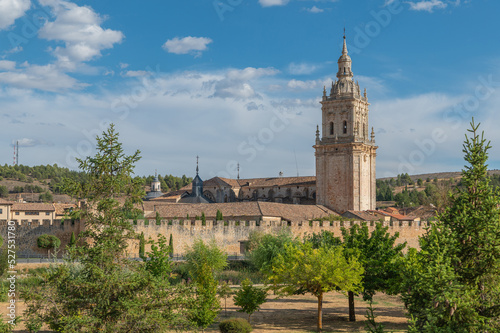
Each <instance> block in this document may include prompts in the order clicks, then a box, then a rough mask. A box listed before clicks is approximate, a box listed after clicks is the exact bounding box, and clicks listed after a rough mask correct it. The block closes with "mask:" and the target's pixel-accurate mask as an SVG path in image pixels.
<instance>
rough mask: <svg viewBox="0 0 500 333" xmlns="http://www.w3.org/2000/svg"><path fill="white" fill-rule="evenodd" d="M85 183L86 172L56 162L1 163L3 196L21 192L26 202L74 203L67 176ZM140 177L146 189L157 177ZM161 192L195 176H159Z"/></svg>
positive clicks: (188, 181)
mask: <svg viewBox="0 0 500 333" xmlns="http://www.w3.org/2000/svg"><path fill="white" fill-rule="evenodd" d="M65 178H68V179H72V180H74V181H77V182H85V181H86V179H87V174H85V173H83V172H80V171H73V170H69V169H68V168H62V167H59V166H57V164H54V165H39V166H32V167H31V166H25V165H14V166H10V165H4V166H0V198H4V199H9V200H12V201H14V200H16V199H17V198H18V196H19V195H21V197H22V198H23V200H24V201H27V202H61V203H67V202H71V197H70V196H68V195H67V194H66V193H65V191H64V188H63V182H64V179H65ZM136 178H139V179H140V180H141V181H142V183H143V186H144V188H145V189H149V186H150V184H151V182H152V181H153V178H154V176H147V177H146V176H142V177H139V176H138V177H136ZM158 180H159V181H160V183H161V187H162V191H163V192H168V191H170V190H178V189H180V188H181V187H183V186H186V185H187V184H189V183H191V181H192V178H190V177H186V176H185V175H183V176H182V177H176V176H172V175H168V176H164V177H162V176H161V175H158Z"/></svg>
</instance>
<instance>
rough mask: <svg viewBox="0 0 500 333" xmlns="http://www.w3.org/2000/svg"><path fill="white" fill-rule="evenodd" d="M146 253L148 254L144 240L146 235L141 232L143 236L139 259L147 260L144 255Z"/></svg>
mask: <svg viewBox="0 0 500 333" xmlns="http://www.w3.org/2000/svg"><path fill="white" fill-rule="evenodd" d="M145 252H146V240H145V239H144V233H143V232H141V235H140V236H139V258H142V259H143V260H146V257H145V255H144V254H145Z"/></svg>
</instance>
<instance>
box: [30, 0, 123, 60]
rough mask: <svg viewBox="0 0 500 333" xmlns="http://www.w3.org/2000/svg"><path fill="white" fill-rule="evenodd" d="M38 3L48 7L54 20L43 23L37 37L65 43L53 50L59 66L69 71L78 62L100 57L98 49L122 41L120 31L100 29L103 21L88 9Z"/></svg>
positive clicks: (58, 0)
mask: <svg viewBox="0 0 500 333" xmlns="http://www.w3.org/2000/svg"><path fill="white" fill-rule="evenodd" d="M40 3H41V4H42V5H45V6H50V7H51V9H52V11H53V12H54V14H55V15H56V19H55V21H51V22H46V23H45V24H44V26H43V27H42V28H41V29H40V31H39V36H40V37H41V38H45V39H47V40H57V41H62V42H64V43H65V46H64V47H60V46H58V47H56V48H55V49H54V50H53V53H54V55H55V56H56V57H57V59H58V63H59V66H60V67H64V68H66V69H68V70H73V69H75V67H76V66H77V65H78V63H80V62H86V61H90V60H92V59H95V58H98V57H100V56H101V51H102V50H104V49H109V48H112V47H113V46H114V44H116V43H120V42H121V41H122V40H123V38H124V35H123V33H122V32H121V31H116V30H111V29H103V28H102V27H101V24H102V22H103V18H102V17H101V16H100V15H99V14H97V13H96V12H95V11H94V10H93V9H92V8H90V7H87V6H78V5H76V4H74V3H71V2H68V1H63V0H40Z"/></svg>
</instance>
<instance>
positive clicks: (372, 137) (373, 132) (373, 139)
mask: <svg viewBox="0 0 500 333" xmlns="http://www.w3.org/2000/svg"><path fill="white" fill-rule="evenodd" d="M371 139H372V142H373V143H375V131H374V130H373V127H372V134H371Z"/></svg>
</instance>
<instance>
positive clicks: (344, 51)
mask: <svg viewBox="0 0 500 333" xmlns="http://www.w3.org/2000/svg"><path fill="white" fill-rule="evenodd" d="M342 55H347V43H346V40H345V29H344V46H343V47H342Z"/></svg>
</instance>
